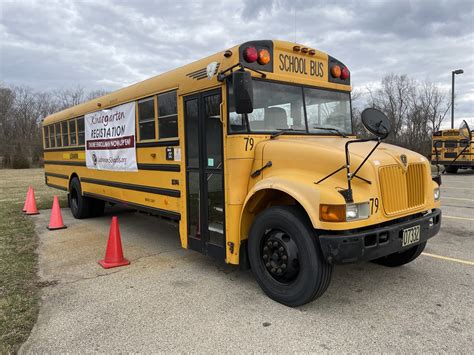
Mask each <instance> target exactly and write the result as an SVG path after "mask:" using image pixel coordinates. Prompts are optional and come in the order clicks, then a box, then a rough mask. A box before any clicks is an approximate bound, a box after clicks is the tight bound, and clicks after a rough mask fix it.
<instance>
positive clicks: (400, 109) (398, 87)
mask: <svg viewBox="0 0 474 355" xmlns="http://www.w3.org/2000/svg"><path fill="white" fill-rule="evenodd" d="M369 94H370V98H371V102H369V104H370V106H372V107H375V108H378V109H380V110H382V111H383V112H384V113H385V114H386V115H387V117H388V119H389V120H390V123H391V125H392V131H391V133H390V135H389V136H388V138H387V141H389V142H391V143H397V142H399V141H400V136H401V134H402V129H403V126H404V125H405V123H406V122H407V120H408V114H409V112H410V106H411V103H412V100H413V98H414V96H415V95H416V86H415V83H414V82H413V81H412V80H410V79H409V78H408V76H407V75H395V74H389V75H387V76H385V77H384V78H383V79H382V87H381V88H380V89H378V90H376V91H375V93H372V92H369Z"/></svg>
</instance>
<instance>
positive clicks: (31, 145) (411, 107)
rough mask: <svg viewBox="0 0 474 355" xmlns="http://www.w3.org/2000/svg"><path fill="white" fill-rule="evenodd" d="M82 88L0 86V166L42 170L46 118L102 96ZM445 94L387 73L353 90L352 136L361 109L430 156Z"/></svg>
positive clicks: (394, 139) (445, 108) (359, 130)
mask: <svg viewBox="0 0 474 355" xmlns="http://www.w3.org/2000/svg"><path fill="white" fill-rule="evenodd" d="M106 93H107V92H106V91H105V90H94V91H87V90H85V89H84V88H82V87H76V88H73V89H61V90H54V91H37V90H33V89H31V88H28V87H24V86H8V85H5V84H2V83H0V166H2V167H9V168H27V167H30V166H41V164H42V156H43V151H42V150H43V148H42V132H41V124H42V120H43V119H44V118H45V117H47V116H48V115H50V114H52V113H55V112H58V111H60V110H63V109H65V108H68V107H71V106H74V105H77V104H79V103H81V102H84V101H87V100H91V99H93V98H96V97H99V96H102V95H104V94H106ZM447 94H449V93H446V92H443V91H442V90H441V89H440V88H439V86H437V85H435V84H434V83H430V82H424V83H421V82H418V81H416V80H413V79H410V78H409V77H408V76H407V75H396V74H389V75H387V76H385V77H384V78H383V79H382V81H381V83H380V85H379V86H378V87H377V88H376V89H372V88H365V89H358V90H355V91H354V92H353V94H352V100H353V109H352V113H353V124H354V127H353V128H354V133H356V134H357V135H358V136H367V132H366V131H365V129H364V128H363V126H362V124H361V121H360V113H361V110H360V108H359V107H375V108H378V109H380V110H381V111H383V112H384V113H385V114H386V115H387V117H388V118H389V120H390V122H391V124H392V131H391V133H390V135H389V136H388V137H387V139H386V141H387V142H388V143H392V144H396V145H400V146H403V147H406V148H408V149H411V150H414V151H417V152H419V153H421V154H423V155H425V156H428V155H429V154H430V152H431V135H432V132H433V131H436V130H439V127H440V125H441V123H442V121H443V120H444V119H445V117H446V115H447V113H448V112H449V110H450V103H449V100H448V95H447Z"/></svg>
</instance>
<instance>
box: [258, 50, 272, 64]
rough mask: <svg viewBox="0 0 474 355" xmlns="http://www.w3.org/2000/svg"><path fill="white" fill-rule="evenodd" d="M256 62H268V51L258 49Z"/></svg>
mask: <svg viewBox="0 0 474 355" xmlns="http://www.w3.org/2000/svg"><path fill="white" fill-rule="evenodd" d="M258 62H259V63H260V64H262V65H265V64H268V63H269V62H270V52H269V51H268V50H266V49H260V51H259V52H258Z"/></svg>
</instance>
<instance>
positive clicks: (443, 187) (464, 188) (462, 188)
mask: <svg viewBox="0 0 474 355" xmlns="http://www.w3.org/2000/svg"><path fill="white" fill-rule="evenodd" d="M471 187H473V186H467V187H450V186H443V185H441V188H442V189H454V190H466V189H469V188H471Z"/></svg>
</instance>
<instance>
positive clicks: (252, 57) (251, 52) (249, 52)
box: [244, 47, 258, 63]
mask: <svg viewBox="0 0 474 355" xmlns="http://www.w3.org/2000/svg"><path fill="white" fill-rule="evenodd" d="M244 59H245V60H246V61H247V62H249V63H253V62H255V61H256V60H257V59H258V53H257V49H256V48H255V47H247V48H245V50H244Z"/></svg>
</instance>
